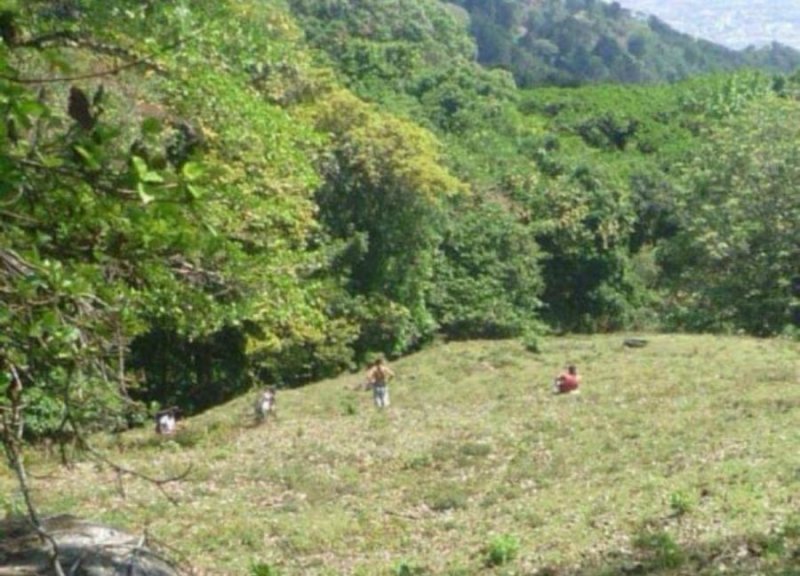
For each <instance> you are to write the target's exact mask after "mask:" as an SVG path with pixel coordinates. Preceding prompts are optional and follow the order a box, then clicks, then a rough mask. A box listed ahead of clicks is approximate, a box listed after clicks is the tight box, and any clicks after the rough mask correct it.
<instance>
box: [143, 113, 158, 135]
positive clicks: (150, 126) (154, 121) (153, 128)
mask: <svg viewBox="0 0 800 576" xmlns="http://www.w3.org/2000/svg"><path fill="white" fill-rule="evenodd" d="M160 132H161V120H159V119H158V118H154V117H152V116H150V117H148V118H145V119H144V120H143V121H142V134H145V135H147V136H154V135H156V134H159V133H160Z"/></svg>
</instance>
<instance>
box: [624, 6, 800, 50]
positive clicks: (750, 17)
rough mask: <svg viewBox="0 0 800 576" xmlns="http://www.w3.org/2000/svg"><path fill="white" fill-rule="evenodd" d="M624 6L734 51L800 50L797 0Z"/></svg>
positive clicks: (799, 18)
mask: <svg viewBox="0 0 800 576" xmlns="http://www.w3.org/2000/svg"><path fill="white" fill-rule="evenodd" d="M620 4H622V6H624V7H625V8H630V9H631V10H637V11H639V12H644V13H647V14H654V15H656V16H658V17H659V18H661V19H662V20H664V21H666V22H669V24H670V26H673V27H675V28H677V29H678V30H680V31H681V32H686V33H687V34H691V35H693V36H697V37H700V38H706V39H708V40H711V41H713V42H718V43H720V44H723V45H725V46H728V47H731V48H746V47H747V46H767V45H769V44H772V43H773V42H779V43H781V44H785V45H788V46H792V47H794V48H795V49H800V3H798V2H797V1H796V0H670V2H663V1H662V0H621V2H620Z"/></svg>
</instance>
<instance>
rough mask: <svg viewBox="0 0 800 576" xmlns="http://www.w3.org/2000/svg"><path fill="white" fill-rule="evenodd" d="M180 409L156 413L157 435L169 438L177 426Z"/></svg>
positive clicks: (175, 408) (174, 408) (169, 409)
mask: <svg viewBox="0 0 800 576" xmlns="http://www.w3.org/2000/svg"><path fill="white" fill-rule="evenodd" d="M177 418H178V408H177V407H174V406H173V407H172V408H167V409H166V410H160V411H158V412H156V434H159V435H162V436H169V435H170V434H173V433H174V432H175V428H176V426H177Z"/></svg>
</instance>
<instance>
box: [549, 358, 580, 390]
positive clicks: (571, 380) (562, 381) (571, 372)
mask: <svg viewBox="0 0 800 576" xmlns="http://www.w3.org/2000/svg"><path fill="white" fill-rule="evenodd" d="M580 384H581V377H580V376H578V369H577V368H576V367H575V365H574V364H570V365H569V366H568V367H567V371H566V372H562V373H561V374H559V375H558V376H557V377H556V380H555V382H554V383H553V392H554V393H555V394H569V393H570V392H576V391H577V390H578V387H579V386H580Z"/></svg>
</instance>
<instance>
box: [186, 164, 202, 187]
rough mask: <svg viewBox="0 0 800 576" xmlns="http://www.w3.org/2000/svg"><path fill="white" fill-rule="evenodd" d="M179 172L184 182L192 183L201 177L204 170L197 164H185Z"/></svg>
mask: <svg viewBox="0 0 800 576" xmlns="http://www.w3.org/2000/svg"><path fill="white" fill-rule="evenodd" d="M181 172H182V174H183V177H184V178H186V180H188V181H189V182H194V181H196V180H199V179H200V178H201V177H202V176H203V174H204V172H205V169H204V168H203V165H202V164H200V163H199V162H187V163H186V164H184V165H183V169H182V170H181Z"/></svg>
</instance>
